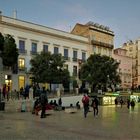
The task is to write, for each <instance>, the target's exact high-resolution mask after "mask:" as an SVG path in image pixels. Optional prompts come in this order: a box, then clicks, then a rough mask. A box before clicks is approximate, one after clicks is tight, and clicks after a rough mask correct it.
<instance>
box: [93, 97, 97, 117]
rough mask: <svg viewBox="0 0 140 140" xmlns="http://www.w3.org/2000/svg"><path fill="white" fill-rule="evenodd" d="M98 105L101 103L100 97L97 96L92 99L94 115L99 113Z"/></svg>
mask: <svg viewBox="0 0 140 140" xmlns="http://www.w3.org/2000/svg"><path fill="white" fill-rule="evenodd" d="M98 105H99V102H98V99H97V98H96V97H95V98H94V99H93V100H92V107H93V114H94V117H95V116H97V115H98Z"/></svg>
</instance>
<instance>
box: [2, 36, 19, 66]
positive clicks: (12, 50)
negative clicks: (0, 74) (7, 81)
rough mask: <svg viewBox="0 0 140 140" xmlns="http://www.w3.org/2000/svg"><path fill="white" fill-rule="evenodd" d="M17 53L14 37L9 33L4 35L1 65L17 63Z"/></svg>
mask: <svg viewBox="0 0 140 140" xmlns="http://www.w3.org/2000/svg"><path fill="white" fill-rule="evenodd" d="M18 55H19V54H18V49H17V48H16V43H15V40H14V38H13V37H12V36H11V35H6V36H5V37H4V47H3V51H2V62H3V65H4V66H9V67H13V66H14V65H15V64H16V63H17V60H18Z"/></svg>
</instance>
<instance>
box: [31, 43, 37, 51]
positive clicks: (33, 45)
mask: <svg viewBox="0 0 140 140" xmlns="http://www.w3.org/2000/svg"><path fill="white" fill-rule="evenodd" d="M31 51H32V52H33V53H37V43H34V42H32V50H31Z"/></svg>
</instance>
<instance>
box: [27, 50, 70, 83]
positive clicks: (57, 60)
mask: <svg viewBox="0 0 140 140" xmlns="http://www.w3.org/2000/svg"><path fill="white" fill-rule="evenodd" d="M30 63H31V69H30V71H31V73H32V74H33V76H34V79H35V81H36V82H38V83H47V82H48V83H63V82H66V81H69V79H70V76H69V71H68V70H67V69H64V63H65V61H64V60H63V57H62V56H61V54H51V53H50V52H41V54H37V55H36V57H34V58H33V59H31V61H30Z"/></svg>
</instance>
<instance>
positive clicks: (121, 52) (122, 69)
mask: <svg viewBox="0 0 140 140" xmlns="http://www.w3.org/2000/svg"><path fill="white" fill-rule="evenodd" d="M113 58H114V59H115V60H117V62H119V63H120V64H119V68H118V72H119V75H120V78H121V85H120V87H121V88H122V89H124V90H125V89H131V87H132V58H131V57H130V56H128V55H127V50H125V49H122V48H117V49H114V53H113Z"/></svg>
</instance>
